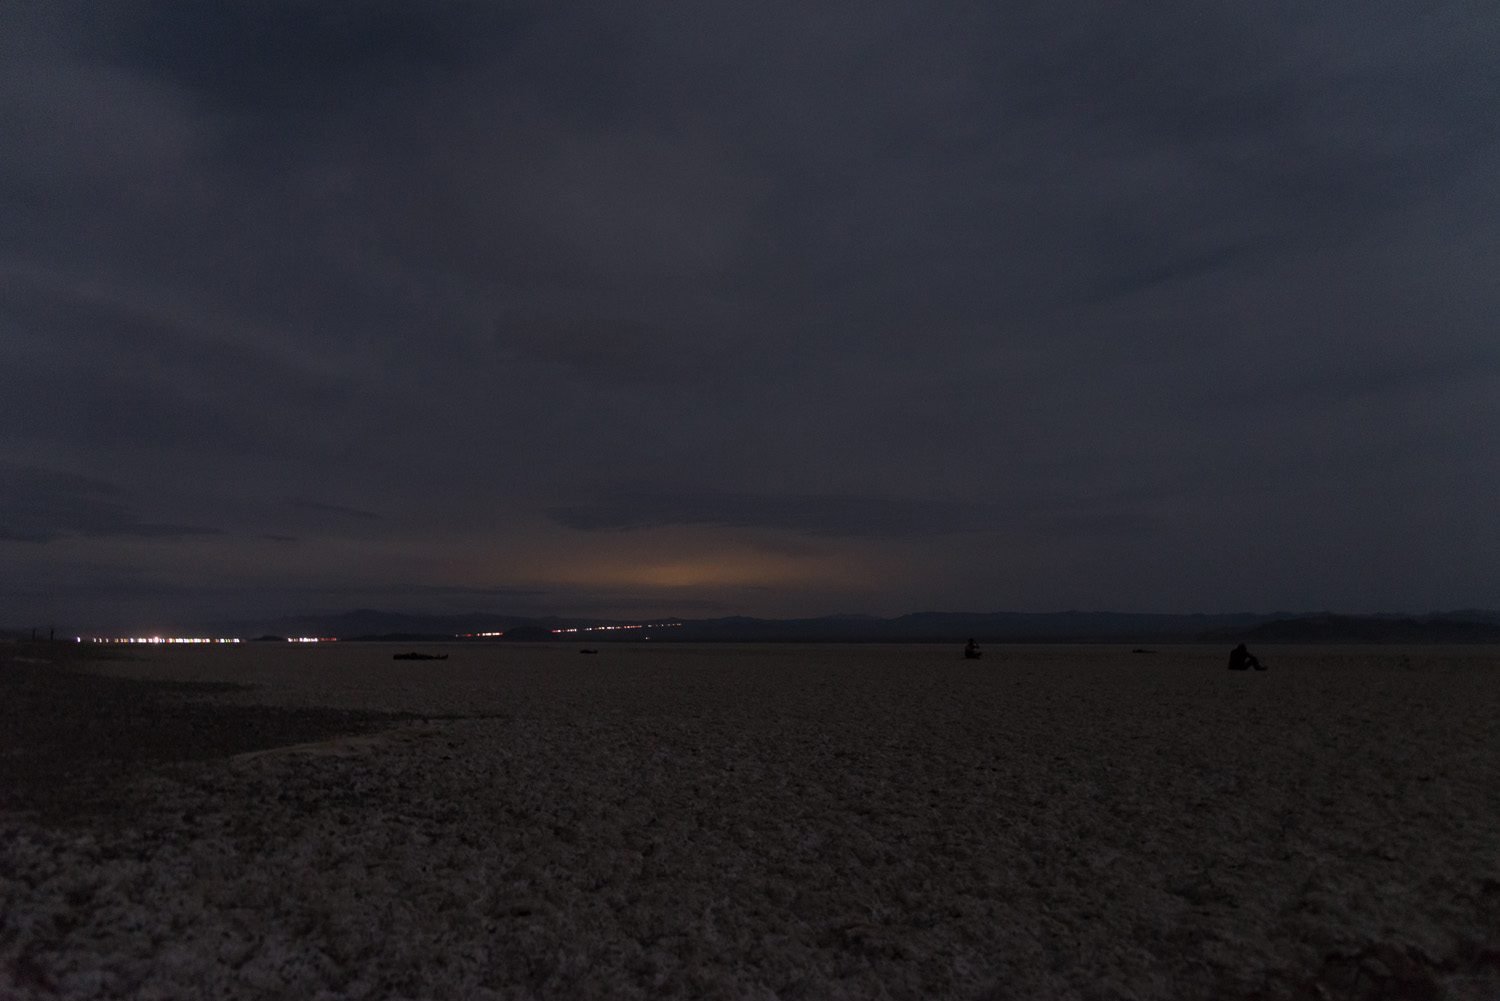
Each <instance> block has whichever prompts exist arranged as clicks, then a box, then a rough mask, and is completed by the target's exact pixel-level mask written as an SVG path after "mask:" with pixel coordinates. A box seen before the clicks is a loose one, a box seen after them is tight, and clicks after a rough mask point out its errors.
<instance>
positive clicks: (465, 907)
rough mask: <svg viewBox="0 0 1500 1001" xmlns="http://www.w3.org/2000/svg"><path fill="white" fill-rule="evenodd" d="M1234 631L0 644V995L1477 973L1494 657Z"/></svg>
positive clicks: (1025, 983)
mask: <svg viewBox="0 0 1500 1001" xmlns="http://www.w3.org/2000/svg"><path fill="white" fill-rule="evenodd" d="M405 649H418V650H422V651H426V652H433V653H436V652H446V653H448V654H449V657H448V659H447V660H442V661H418V662H411V661H393V660H392V655H393V654H394V653H397V652H401V651H402V650H405ZM1255 652H1256V653H1257V654H1259V655H1260V656H1262V658H1263V659H1264V660H1266V662H1267V663H1268V664H1269V668H1270V669H1269V670H1268V671H1266V672H1264V673H1257V672H1243V673H1241V672H1229V671H1227V670H1226V669H1225V663H1226V660H1225V658H1226V655H1227V647H1222V648H1221V647H1175V646H1168V647H1162V648H1160V649H1158V650H1156V651H1154V652H1144V653H1136V652H1132V650H1131V648H1129V647H1113V646H1097V647H1084V646H1080V647H1061V646H1052V647H1007V646H990V647H988V648H987V650H986V656H985V659H983V660H980V661H964V660H962V659H961V658H960V657H959V649H958V647H957V646H953V647H939V646H883V645H871V646H856V645H838V646H780V645H760V646H690V645H670V644H663V645H652V644H638V645H637V644H623V643H621V644H604V645H601V646H600V647H599V653H598V655H597V656H589V657H580V656H579V655H578V648H577V646H576V645H569V644H565V643H558V644H551V645H548V644H538V645H522V644H512V645H508V644H504V643H496V644H473V645H467V644H452V645H445V646H436V645H434V646H418V647H415V648H407V647H392V646H388V645H379V644H325V645H319V646H296V645H290V644H244V645H241V646H238V647H232V648H214V649H201V648H190V649H164V648H152V649H150V650H147V651H144V652H140V651H137V650H135V649H132V650H130V651H129V652H128V654H124V653H112V652H111V653H108V654H104V653H96V654H93V655H89V654H88V652H87V651H85V650H83V649H81V648H78V647H75V646H71V645H65V644H59V645H57V646H56V647H51V646H49V645H47V644H38V645H28V644H11V645H9V646H4V647H0V998H5V999H7V1001H9V999H32V998H49V999H50V998H76V999H95V998H161V999H175V998H183V999H197V998H219V999H240V998H246V999H262V998H266V999H269V998H298V999H303V998H305V999H335V998H339V999H342V998H370V999H395V998H405V999H423V998H434V999H438V998H442V999H447V998H454V999H469V998H479V999H483V998H490V999H502V998H505V999H508V998H517V999H525V998H567V999H573V998H580V999H583V998H726V999H727V998H747V999H767V1001H769V999H789V998H808V999H817V998H963V999H974V1001H982V999H1023V998H1078V999H1100V1001H1102V999H1115V998H1141V999H1158V998H1159V999H1168V998H1189V999H1220V998H1223V999H1230V1001H1250V999H1265V1001H1272V999H1297V1001H1321V999H1359V1001H1371V999H1417V1001H1443V999H1453V1001H1479V999H1485V1001H1493V999H1496V998H1500V727H1497V723H1496V720H1497V718H1500V650H1497V649H1494V648H1437V647H1433V648H1420V649H1418V648H1395V647H1360V648H1355V647H1340V648H1312V647H1305V648H1290V647H1287V648H1277V647H1265V648H1261V649H1257V650H1256V651H1255Z"/></svg>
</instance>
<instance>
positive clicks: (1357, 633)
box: [1203, 615, 1500, 644]
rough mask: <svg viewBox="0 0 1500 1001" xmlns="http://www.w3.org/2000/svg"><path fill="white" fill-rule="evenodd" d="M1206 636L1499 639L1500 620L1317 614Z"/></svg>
mask: <svg viewBox="0 0 1500 1001" xmlns="http://www.w3.org/2000/svg"><path fill="white" fill-rule="evenodd" d="M1203 639H1205V640H1219V641H1232V640H1244V641H1245V642H1247V643H1250V642H1257V643H1410V644H1429V643H1500V622H1484V621H1475V620H1473V619H1462V618H1455V617H1450V616H1446V615H1433V616H1425V617H1422V618H1412V617H1402V616H1387V615H1314V616H1303V617H1299V618H1290V619H1277V620H1274V621H1271V622H1262V623H1259V624H1258V625H1255V626H1252V627H1250V628H1248V629H1245V630H1242V631H1234V630H1226V629H1215V630H1212V631H1210V632H1208V633H1205V634H1204V636H1203Z"/></svg>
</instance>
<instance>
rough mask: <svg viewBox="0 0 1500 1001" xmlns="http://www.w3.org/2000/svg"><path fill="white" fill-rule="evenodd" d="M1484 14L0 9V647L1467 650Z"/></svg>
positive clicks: (1490, 44)
mask: <svg viewBox="0 0 1500 1001" xmlns="http://www.w3.org/2000/svg"><path fill="white" fill-rule="evenodd" d="M1497 11H1500V8H1496V6H1495V5H1494V4H1493V3H1488V2H1477V0H1476V2H1469V3H1447V2H1441V0H1438V2H1432V3H1420V4H1414V3H1410V2H1409V0H1401V2H1383V0H1365V2H1360V3H1326V4H1323V3H1313V4H1309V3H1305V2H1295V3H1292V2H1286V3H1282V2H1274V0H1273V2H1266V3H1245V2H1243V0H1233V2H1229V0H1191V2H1187V0H1183V2H1176V0H1163V2H1156V3H1151V4H1147V5H1139V4H1133V5H1132V4H1119V3H1112V2H1106V0H1038V2H1019V3H1005V4H1000V3H988V2H974V3H937V4H895V3H888V2H881V0H876V2H873V3H870V2H865V3H860V4H848V5H844V4H837V3H828V2H819V3H806V2H800V0H799V2H796V3H779V2H776V0H769V2H761V3H743V2H734V3H724V2H717V0H695V2H693V3H679V4H657V3H642V4H621V3H615V2H607V3H572V4H551V3H504V2H498V0H497V2H493V3H472V4H459V3H440V2H433V3H412V2H400V3H397V2H381V0H367V2H360V3H339V2H333V0H326V2H324V0H318V2H315V0H264V2H256V3H234V2H228V0H226V2H224V3H203V2H198V0H192V2H147V0H113V2H110V3H95V2H81V0H39V2H36V3H30V2H19V3H18V2H15V0H0V135H3V136H4V140H3V143H0V221H3V224H0V603H3V607H4V608H5V609H7V612H6V618H8V619H10V620H13V621H14V623H15V624H26V623H27V621H28V620H30V619H33V618H38V617H42V618H45V617H56V618H58V619H59V620H61V621H69V622H80V623H83V622H101V623H102V622H108V623H110V624H120V625H122V626H142V627H144V626H149V625H155V624H164V623H168V622H170V621H173V620H174V617H175V619H176V620H180V618H181V616H183V615H188V614H192V615H201V614H215V615H219V614H223V615H236V614H247V615H248V614H263V613H276V612H294V611H305V610H336V609H343V608H352V607H358V606H370V605H374V606H377V607H392V608H401V609H406V610H412V611H460V610H464V611H466V610H473V609H491V610H495V611H515V612H561V613H580V614H599V615H606V614H607V615H653V614H673V613H675V614H682V615H689V616H699V615H710V614H719V613H725V612H736V613H738V612H743V613H750V614H769V615H787V614H821V613H827V612H838V611H865V612H871V613H899V612H905V611H912V610H919V609H946V610H992V609H1020V610H1051V609H1062V608H1075V607H1077V608H1114V609H1122V610H1159V611H1194V610H1198V611H1220V610H1242V609H1249V610H1260V611H1269V610H1273V609H1320V608H1331V609H1336V610H1344V611H1367V610H1397V609H1404V610H1413V611H1421V610H1427V609H1435V608H1452V607H1464V606H1491V607H1493V606H1500V574H1497V573H1496V568H1497V566H1500V518H1497V512H1500V335H1497V316H1500V309H1497V307H1500V287H1497V281H1500V160H1497V153H1500V144H1497V140H1500V114H1497V111H1496V109H1497V108H1500V75H1497V66H1500V62H1497V58H1496V53H1500V13H1497Z"/></svg>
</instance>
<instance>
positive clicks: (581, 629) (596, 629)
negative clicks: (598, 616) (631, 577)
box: [552, 622, 682, 636]
mask: <svg viewBox="0 0 1500 1001" xmlns="http://www.w3.org/2000/svg"><path fill="white" fill-rule="evenodd" d="M680 625H682V623H681V622H655V623H648V624H646V625H642V626H574V627H572V628H571V629H554V630H552V634H553V635H554V636H556V635H559V634H561V633H612V632H619V631H623V630H626V629H670V628H671V627H673V626H680Z"/></svg>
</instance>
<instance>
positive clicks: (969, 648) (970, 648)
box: [964, 636, 984, 660]
mask: <svg viewBox="0 0 1500 1001" xmlns="http://www.w3.org/2000/svg"><path fill="white" fill-rule="evenodd" d="M983 656H984V654H982V653H980V652H979V644H978V643H975V642H974V638H973V637H972V636H971V637H969V642H967V643H965V644H964V660H978V659H979V658H980V657H983Z"/></svg>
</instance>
